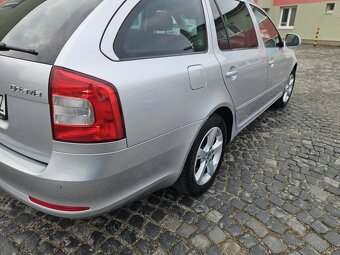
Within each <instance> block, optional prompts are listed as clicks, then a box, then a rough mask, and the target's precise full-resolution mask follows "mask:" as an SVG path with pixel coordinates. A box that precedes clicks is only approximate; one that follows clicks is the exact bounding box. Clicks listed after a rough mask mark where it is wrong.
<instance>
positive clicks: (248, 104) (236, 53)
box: [210, 0, 267, 130]
mask: <svg viewBox="0 0 340 255" xmlns="http://www.w3.org/2000/svg"><path fill="white" fill-rule="evenodd" d="M210 5H211V8H212V12H213V16H214V21H215V29H216V33H217V41H218V43H217V44H218V46H217V47H215V48H216V57H217V59H218V61H219V62H220V65H221V69H222V75H223V79H224V81H225V84H226V87H227V89H228V91H229V93H230V94H231V97H232V99H233V103H234V106H235V111H236V120H237V129H238V130H240V129H242V128H243V127H245V126H246V125H247V124H248V123H249V122H250V121H252V120H253V119H254V118H255V117H256V116H257V115H258V110H259V108H260V107H261V105H262V102H263V96H264V93H265V91H266V89H267V57H266V52H265V50H264V49H263V47H262V46H261V45H259V43H258V38H257V34H256V30H255V27H254V24H253V22H252V19H251V16H250V13H249V9H248V6H247V4H246V3H245V2H242V1H236V0H231V1H230V0H210Z"/></svg>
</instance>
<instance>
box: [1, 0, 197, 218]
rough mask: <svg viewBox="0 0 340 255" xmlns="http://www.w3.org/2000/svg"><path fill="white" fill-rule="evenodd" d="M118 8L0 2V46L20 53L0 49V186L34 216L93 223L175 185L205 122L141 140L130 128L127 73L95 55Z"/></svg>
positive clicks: (96, 0) (87, 0)
mask: <svg viewBox="0 0 340 255" xmlns="http://www.w3.org/2000/svg"><path fill="white" fill-rule="evenodd" d="M124 3H125V4H129V3H128V2H126V1H125V0H78V1H69V0H23V1H14V0H13V1H12V0H7V1H5V2H3V3H1V4H0V42H2V43H3V44H5V45H6V47H7V48H8V49H9V48H11V49H18V48H19V49H20V51H18V50H4V48H3V50H0V99H1V102H2V104H1V115H0V187H1V188H3V189H4V190H6V191H7V192H9V193H11V194H12V195H14V196H15V197H16V198H18V199H20V200H21V201H23V202H24V203H26V204H28V205H30V206H32V207H34V208H37V209H38V210H41V211H44V212H46V213H49V214H53V215H56V216H62V217H67V218H79V217H91V216H94V215H97V214H100V213H103V212H106V211H108V210H111V209H114V208H117V207H119V206H121V205H123V204H125V203H127V202H128V201H131V200H133V199H135V198H136V197H139V196H141V195H143V194H145V193H149V192H152V191H155V190H158V189H160V188H164V187H166V186H170V185H172V184H173V183H174V182H175V181H176V179H177V178H178V176H179V174H180V171H179V169H182V167H183V162H184V161H185V157H186V155H187V153H188V151H189V149H190V145H191V142H192V141H193V140H194V136H195V134H196V133H197V130H198V129H199V127H200V125H201V124H202V121H197V122H195V123H192V124H190V125H184V126H183V127H182V128H173V129H172V130H171V129H170V130H169V132H166V133H165V134H162V133H160V134H156V135H154V136H153V137H149V136H148V137H142V136H141V135H139V127H138V126H133V125H131V123H129V120H131V119H135V118H134V116H136V117H137V116H139V115H142V114H140V112H139V111H142V110H139V109H134V110H133V111H132V112H128V111H127V110H126V109H131V100H134V99H133V98H131V96H129V95H131V93H130V92H131V88H130V87H129V86H127V85H126V83H124V82H122V81H121V80H122V79H121V78H122V77H124V78H126V79H127V78H129V70H127V69H124V70H123V71H122V70H121V68H120V69H119V68H117V67H118V65H119V62H116V61H112V60H111V59H109V58H108V57H106V56H105V55H104V54H103V53H102V52H101V50H100V44H101V40H102V37H103V34H104V33H105V30H106V28H107V26H108V24H109V23H110V20H111V19H112V17H113V16H114V15H116V14H115V13H116V11H117V10H119V8H120V7H121V6H122V5H123V4H124ZM117 27H119V24H117ZM112 40H113V38H112ZM32 53H34V54H32ZM36 53H38V54H36ZM131 65H133V63H131ZM116 70H121V71H118V72H117V71H116ZM141 72H143V70H141ZM136 82H138V80H137V81H136ZM134 84H136V83H134ZM138 90H139V91H143V88H138ZM140 103H144V104H145V102H140ZM143 114H147V113H145V112H143ZM125 118H126V121H124V119H125ZM139 119H140V118H139ZM126 126H129V127H130V129H127V128H126ZM129 130H132V131H129ZM144 133H145V130H144ZM146 133H147V132H146ZM156 136H157V137H156ZM129 137H138V142H131V141H130V144H129Z"/></svg>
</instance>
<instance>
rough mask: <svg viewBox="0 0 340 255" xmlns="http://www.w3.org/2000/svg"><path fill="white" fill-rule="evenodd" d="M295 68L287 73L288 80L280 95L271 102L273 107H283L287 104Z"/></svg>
mask: <svg viewBox="0 0 340 255" xmlns="http://www.w3.org/2000/svg"><path fill="white" fill-rule="evenodd" d="M295 80H296V75H295V70H294V71H293V72H292V73H291V74H290V75H289V78H288V81H287V83H286V85H285V87H284V89H283V92H282V96H281V97H280V98H279V99H278V100H277V101H276V102H275V103H274V104H273V107H274V108H284V107H286V105H287V104H288V102H289V100H290V98H291V96H292V94H293V90H294V86H295Z"/></svg>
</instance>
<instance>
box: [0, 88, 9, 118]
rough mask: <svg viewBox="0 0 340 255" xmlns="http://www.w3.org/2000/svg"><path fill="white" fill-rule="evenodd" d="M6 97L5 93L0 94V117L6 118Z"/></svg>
mask: <svg viewBox="0 0 340 255" xmlns="http://www.w3.org/2000/svg"><path fill="white" fill-rule="evenodd" d="M7 117H8V116H7V98H6V95H4V94H0V119H2V120H7Z"/></svg>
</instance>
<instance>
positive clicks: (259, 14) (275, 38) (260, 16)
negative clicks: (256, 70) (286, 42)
mask: <svg viewBox="0 0 340 255" xmlns="http://www.w3.org/2000/svg"><path fill="white" fill-rule="evenodd" d="M252 9H253V11H254V14H255V17H256V21H257V24H259V27H260V30H261V37H262V40H263V42H264V45H265V47H267V48H270V47H276V46H277V44H278V43H280V42H281V37H280V34H279V33H278V31H277V29H276V27H275V26H274V24H273V22H272V21H271V20H270V19H269V18H268V16H267V15H266V14H265V13H264V12H263V11H262V10H260V9H259V8H257V7H255V6H253V7H252Z"/></svg>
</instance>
